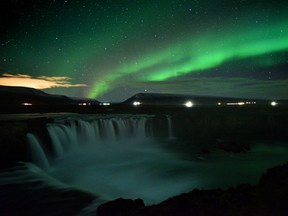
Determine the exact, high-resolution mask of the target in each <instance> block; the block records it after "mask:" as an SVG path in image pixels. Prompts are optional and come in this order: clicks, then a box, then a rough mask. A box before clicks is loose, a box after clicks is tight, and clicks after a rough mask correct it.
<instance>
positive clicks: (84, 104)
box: [78, 102, 90, 106]
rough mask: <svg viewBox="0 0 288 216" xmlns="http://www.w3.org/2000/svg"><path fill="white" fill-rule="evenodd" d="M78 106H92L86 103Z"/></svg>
mask: <svg viewBox="0 0 288 216" xmlns="http://www.w3.org/2000/svg"><path fill="white" fill-rule="evenodd" d="M78 105H79V106H88V105H90V103H85V102H84V103H79V104H78Z"/></svg>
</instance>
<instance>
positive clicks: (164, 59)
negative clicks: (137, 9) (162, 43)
mask: <svg viewBox="0 0 288 216" xmlns="http://www.w3.org/2000/svg"><path fill="white" fill-rule="evenodd" d="M227 32H228V31H226V32H223V31H222V32H221V31H220V32H219V33H215V32H211V33H210V34H206V36H205V35H202V36H201V37H200V36H198V38H195V37H194V38H193V37H192V36H191V37H190V38H187V39H185V40H181V41H177V40H175V41H174V42H172V43H171V46H167V47H166V48H164V49H162V50H158V51H156V52H155V51H154V52H152V53H151V54H148V55H147V54H145V55H144V56H142V57H141V58H139V59H134V60H133V61H131V62H130V63H126V64H124V65H119V67H118V68H117V69H116V70H113V71H109V72H105V75H103V76H102V77H98V78H97V80H96V81H95V82H94V85H93V86H92V88H91V90H90V92H89V93H88V95H87V97H89V98H95V97H98V96H101V95H103V94H104V93H106V92H108V91H110V90H112V89H113V88H115V87H117V86H119V83H121V79H123V78H125V77H128V76H129V78H130V79H131V77H132V79H133V80H136V81H139V82H151V81H165V80H168V79H172V78H176V77H179V76H184V75H187V74H190V73H193V72H201V71H203V72H204V71H205V70H207V69H211V68H214V67H218V66H220V65H223V64H224V63H227V62H231V61H233V60H237V59H247V58H254V57H258V56H262V55H266V54H270V53H276V52H279V51H285V50H288V25H287V22H281V23H276V24H275V23H273V24H270V25H267V26H261V28H260V29H256V28H253V29H246V28H245V27H242V28H241V29H237V30H236V29H230V31H229V32H231V33H227ZM269 64H271V65H272V64H273V62H270V63H269ZM274 64H277V60H275V62H274ZM255 66H259V65H255Z"/></svg>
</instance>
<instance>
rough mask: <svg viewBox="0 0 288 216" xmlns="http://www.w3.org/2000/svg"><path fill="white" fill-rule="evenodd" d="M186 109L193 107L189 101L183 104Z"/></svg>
mask: <svg viewBox="0 0 288 216" xmlns="http://www.w3.org/2000/svg"><path fill="white" fill-rule="evenodd" d="M184 105H185V106H186V107H188V108H190V107H192V106H193V103H192V102H191V101H187V102H186V103H185V104H184Z"/></svg>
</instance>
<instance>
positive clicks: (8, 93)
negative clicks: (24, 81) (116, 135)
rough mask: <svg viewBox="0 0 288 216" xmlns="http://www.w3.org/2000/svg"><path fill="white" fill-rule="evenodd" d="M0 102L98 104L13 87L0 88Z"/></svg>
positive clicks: (89, 100)
mask: <svg viewBox="0 0 288 216" xmlns="http://www.w3.org/2000/svg"><path fill="white" fill-rule="evenodd" d="M0 100H1V105H22V104H33V105H77V104H79V103H91V104H99V102H98V101H97V100H91V99H82V98H70V97H67V96H64V95H52V94H47V93H45V92H43V91H41V90H37V89H33V88H27V87H14V86H0Z"/></svg>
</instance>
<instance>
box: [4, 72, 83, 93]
mask: <svg viewBox="0 0 288 216" xmlns="http://www.w3.org/2000/svg"><path fill="white" fill-rule="evenodd" d="M70 80H71V78H70V77H48V76H40V77H36V78H33V77H31V76H29V75H24V74H17V75H12V74H7V73H6V74H2V77H0V85H2V86H22V87H29V88H35V89H49V88H57V87H65V88H70V87H83V86H86V84H72V83H71V82H70Z"/></svg>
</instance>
